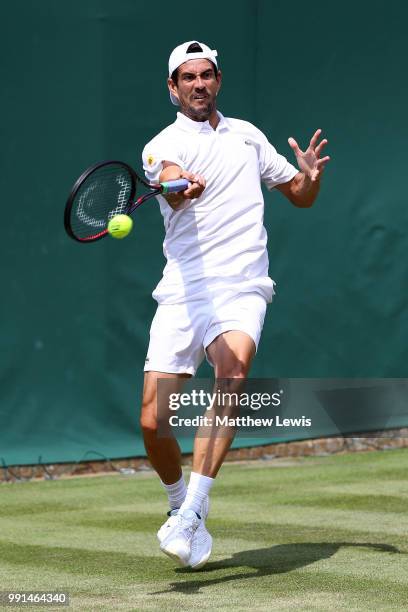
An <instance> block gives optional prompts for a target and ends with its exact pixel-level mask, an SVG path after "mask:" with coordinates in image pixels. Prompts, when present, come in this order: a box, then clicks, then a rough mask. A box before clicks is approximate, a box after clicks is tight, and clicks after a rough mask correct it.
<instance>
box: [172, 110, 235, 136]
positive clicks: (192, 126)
mask: <svg viewBox="0 0 408 612" xmlns="http://www.w3.org/2000/svg"><path fill="white" fill-rule="evenodd" d="M217 115H218V118H219V120H220V121H219V123H218V125H217V127H216V129H215V130H213V128H212V127H211V125H210V123H209V122H208V121H193V119H190V117H187V116H186V115H183V113H177V119H176V121H175V124H176V126H177V127H178V128H180V129H182V130H184V131H186V132H221V131H222V130H228V125H227V122H226V120H225V117H224V115H222V114H221V113H220V111H217Z"/></svg>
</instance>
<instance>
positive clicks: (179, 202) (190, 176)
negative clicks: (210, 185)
mask: <svg viewBox="0 0 408 612" xmlns="http://www.w3.org/2000/svg"><path fill="white" fill-rule="evenodd" d="M179 178H185V179H187V180H188V181H189V182H190V184H189V186H188V187H187V189H185V190H184V191H180V192H178V193H168V194H167V195H165V196H163V197H165V198H166V200H167V202H168V204H169V206H171V208H173V210H179V209H182V208H183V205H184V204H185V202H186V200H195V199H196V198H199V197H200V195H201V194H202V193H203V191H204V189H205V185H206V183H205V178H204V177H203V176H201V174H194V173H192V172H187V170H182V169H181V168H180V166H177V165H176V164H173V163H171V162H167V161H164V162H163V170H162V171H161V173H160V179H159V180H160V182H163V181H172V180H175V179H179Z"/></svg>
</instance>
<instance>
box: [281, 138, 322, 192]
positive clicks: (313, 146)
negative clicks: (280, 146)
mask: <svg viewBox="0 0 408 612" xmlns="http://www.w3.org/2000/svg"><path fill="white" fill-rule="evenodd" d="M321 133H322V130H316V132H315V133H314V134H313V136H312V138H311V140H310V144H309V146H308V148H307V149H306V151H302V150H301V149H300V148H299V145H298V143H297V142H296V140H295V139H294V138H292V137H291V138H289V139H288V143H289V145H290V147H291V148H292V149H293V152H294V154H295V155H296V159H297V163H298V166H299V169H300V170H301V171H302V172H303V173H304V174H305V175H306V176H308V177H309V178H310V180H311V181H312V182H313V183H314V182H315V181H318V180H319V179H320V177H321V175H322V172H323V170H324V167H325V165H326V164H327V162H328V161H329V160H330V157H329V156H328V155H326V157H322V158H320V153H321V152H322V149H323V147H325V146H326V145H327V139H326V138H324V139H323V140H322V141H321V142H320V143H319V144H317V141H318V140H319V137H320V134H321Z"/></svg>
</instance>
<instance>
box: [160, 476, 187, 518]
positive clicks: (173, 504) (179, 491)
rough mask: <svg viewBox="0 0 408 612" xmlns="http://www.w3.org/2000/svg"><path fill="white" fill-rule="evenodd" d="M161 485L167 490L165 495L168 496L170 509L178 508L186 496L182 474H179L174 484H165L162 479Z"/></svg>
mask: <svg viewBox="0 0 408 612" xmlns="http://www.w3.org/2000/svg"><path fill="white" fill-rule="evenodd" d="M162 485H163V487H164V488H165V489H166V491H167V497H168V498H169V504H170V508H171V510H174V509H175V508H180V506H181V504H182V503H183V501H184V500H185V498H186V493H187V487H186V483H185V480H184V476H183V475H181V478H180V480H178V481H177V482H175V483H174V484H165V483H164V482H163V481H162Z"/></svg>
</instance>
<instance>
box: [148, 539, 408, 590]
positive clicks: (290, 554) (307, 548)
mask: <svg viewBox="0 0 408 612" xmlns="http://www.w3.org/2000/svg"><path fill="white" fill-rule="evenodd" d="M345 546H347V547H353V548H354V547H359V548H360V547H361V548H370V549H372V550H374V551H377V552H388V553H401V551H400V550H398V548H396V547H395V546H390V545H388V544H369V543H361V544H360V543H353V542H332V543H329V542H305V543H299V544H279V545H277V546H271V547H269V548H258V549H253V550H243V551H241V552H238V553H234V554H233V555H232V557H231V558H230V559H225V560H224V559H223V560H222V561H216V562H214V563H208V564H207V565H206V566H204V567H203V569H201V570H198V572H192V571H191V569H190V570H189V569H188V568H178V569H177V570H176V572H177V573H178V574H179V575H186V574H188V575H189V576H190V579H189V580H186V581H185V582H172V583H170V585H169V588H168V589H166V590H164V591H156V592H155V593H150V595H153V594H154V595H159V594H162V593H175V592H176V593H184V594H191V595H193V594H195V593H198V592H199V590H200V589H201V588H202V587H207V586H212V585H216V584H222V583H223V582H230V581H233V580H242V579H244V578H257V577H262V576H271V575H273V574H284V573H286V572H291V571H293V570H296V569H299V568H301V567H305V566H307V565H311V564H312V563H315V562H316V561H320V560H321V559H329V558H330V557H332V556H333V555H334V554H335V553H336V552H337V551H338V550H339V549H340V548H342V547H345ZM401 554H404V553H401ZM240 567H248V568H251V570H255V571H251V572H244V573H242V572H234V573H233V574H227V575H223V576H217V577H215V576H214V577H211V574H212V573H213V572H216V571H223V573H225V570H228V569H237V568H240ZM192 576H197V578H198V576H199V579H197V580H191V577H192ZM180 577H181V576H180Z"/></svg>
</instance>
